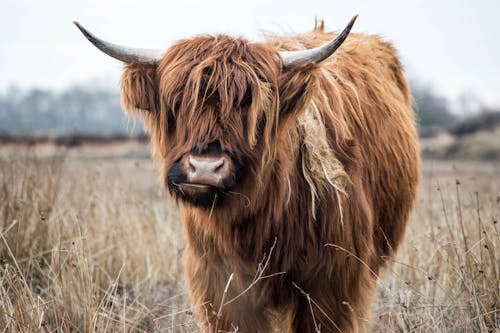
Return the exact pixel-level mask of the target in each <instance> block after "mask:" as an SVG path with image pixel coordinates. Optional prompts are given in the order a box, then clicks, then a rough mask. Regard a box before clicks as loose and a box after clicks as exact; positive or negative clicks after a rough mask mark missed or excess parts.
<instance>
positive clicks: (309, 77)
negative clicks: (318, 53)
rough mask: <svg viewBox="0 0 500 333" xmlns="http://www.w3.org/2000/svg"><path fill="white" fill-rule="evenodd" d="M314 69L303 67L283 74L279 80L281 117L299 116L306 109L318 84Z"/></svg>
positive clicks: (312, 67) (288, 70)
mask: <svg viewBox="0 0 500 333" xmlns="http://www.w3.org/2000/svg"><path fill="white" fill-rule="evenodd" d="M314 67H315V66H301V67H297V68H293V69H287V70H284V71H283V72H282V73H281V75H280V80H279V102H280V114H281V115H293V114H298V113H299V112H300V111H302V110H303V109H304V107H305V105H306V103H307V102H308V101H309V100H310V98H311V95H312V91H313V89H314V85H315V83H316V80H315V76H314Z"/></svg>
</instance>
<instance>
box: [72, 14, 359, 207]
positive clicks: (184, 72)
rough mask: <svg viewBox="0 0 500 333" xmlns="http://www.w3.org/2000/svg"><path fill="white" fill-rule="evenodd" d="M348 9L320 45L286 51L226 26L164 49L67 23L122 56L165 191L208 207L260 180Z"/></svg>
mask: <svg viewBox="0 0 500 333" xmlns="http://www.w3.org/2000/svg"><path fill="white" fill-rule="evenodd" d="M355 19H356V17H354V18H353V19H352V20H351V22H349V24H348V26H347V27H346V28H345V29H344V31H343V32H342V33H341V34H339V35H338V36H337V37H335V38H334V39H333V40H331V41H330V42H328V43H326V44H324V45H322V46H320V47H317V48H314V49H310V50H303V51H287V52H280V51H279V50H278V48H277V45H275V44H274V43H264V44H258V43H250V42H248V41H246V40H243V39H238V38H231V37H228V36H202V37H197V38H193V39H188V40H184V41H180V42H178V43H176V44H175V45H173V46H172V47H171V48H170V49H168V50H167V51H166V52H165V51H162V50H147V49H134V48H129V47H122V46H119V45H116V44H112V43H109V42H106V41H103V40H101V39H100V38H98V37H96V36H94V35H93V34H91V33H90V32H88V31H87V30H86V29H84V28H83V27H82V26H81V25H79V24H78V23H75V24H76V25H77V26H78V28H79V29H80V30H81V31H82V32H83V34H84V35H85V36H86V37H87V39H89V40H90V41H91V42H92V43H93V44H94V45H95V46H96V47H98V48H99V49H100V50H102V51H103V52H105V53H107V54H108V55H110V56H112V57H114V58H117V59H119V60H121V61H123V62H125V63H126V64H127V65H126V68H125V71H124V73H123V76H122V104H123V106H124V108H125V109H126V110H139V111H140V113H141V114H143V115H144V120H145V126H146V128H147V129H148V131H149V132H150V134H151V139H152V143H153V149H154V155H155V156H156V158H157V159H158V160H159V161H160V162H161V166H162V175H163V177H164V181H165V184H166V185H167V187H168V188H169V190H170V191H171V193H173V195H174V196H176V197H177V198H179V199H182V200H184V201H186V202H188V203H190V204H193V205H195V206H200V207H213V206H214V203H215V201H216V200H219V202H221V201H224V199H225V198H226V197H227V195H228V194H231V192H233V191H240V193H241V192H242V191H243V188H245V185H246V188H247V189H248V188H249V187H254V186H255V185H256V184H260V185H262V183H263V182H265V181H264V179H265V177H264V174H266V173H268V174H269V172H272V169H273V167H274V163H273V162H274V160H275V159H276V156H277V155H278V154H277V151H278V149H279V147H276V146H277V145H276V144H275V142H277V141H276V140H277V137H278V136H280V135H286V126H287V123H290V122H288V121H287V119H291V118H292V117H293V116H296V115H297V114H298V113H299V112H300V111H301V110H303V109H304V106H305V105H306V103H307V101H308V100H310V92H311V91H312V89H310V87H311V86H312V85H311V83H313V82H314V75H313V72H314V68H316V64H318V63H320V62H321V61H323V60H325V59H326V58H328V57H329V56H330V55H331V54H332V53H333V52H334V51H335V50H336V49H337V48H338V47H339V46H340V45H341V44H342V42H343V41H344V40H345V38H346V37H347V35H348V34H349V31H350V29H351V27H352V25H353V23H354V20H355ZM284 129H285V130H284ZM243 195H245V193H243Z"/></svg>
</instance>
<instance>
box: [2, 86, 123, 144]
mask: <svg viewBox="0 0 500 333" xmlns="http://www.w3.org/2000/svg"><path fill="white" fill-rule="evenodd" d="M74 132H78V133H125V132H129V129H128V128H127V120H126V118H125V117H124V116H123V113H122V111H121V107H120V96H119V94H118V92H117V91H111V90H104V89H102V88H100V89H92V88H90V87H83V86H74V87H71V88H68V89H66V90H64V91H62V92H53V91H50V90H41V89H31V90H28V91H23V90H20V89H18V88H16V87H11V88H9V89H7V91H5V92H4V93H3V94H2V93H0V133H2V134H37V133H58V134H60V133H74Z"/></svg>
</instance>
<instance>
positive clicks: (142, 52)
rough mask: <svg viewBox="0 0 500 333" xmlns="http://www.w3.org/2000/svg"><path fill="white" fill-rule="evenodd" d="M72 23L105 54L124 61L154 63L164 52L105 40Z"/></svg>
mask: <svg viewBox="0 0 500 333" xmlns="http://www.w3.org/2000/svg"><path fill="white" fill-rule="evenodd" d="M73 23H74V24H75V25H76V26H77V27H78V29H80V31H81V32H82V33H83V35H84V36H85V37H86V38H87V39H88V40H89V41H90V42H91V43H92V44H94V46H95V47H97V48H98V49H99V50H101V51H102V52H104V53H106V54H107V55H109V56H111V57H113V58H115V59H118V60H121V61H123V62H126V63H136V64H137V63H138V64H148V65H154V64H156V63H158V61H160V59H161V58H162V56H163V53H164V52H165V51H163V50H158V49H139V48H133V47H127V46H121V45H117V44H113V43H110V42H106V41H105V40H102V39H100V38H98V37H96V36H95V35H94V34H92V33H90V32H89V31H88V30H87V29H85V28H84V27H82V26H81V25H80V23H78V22H73Z"/></svg>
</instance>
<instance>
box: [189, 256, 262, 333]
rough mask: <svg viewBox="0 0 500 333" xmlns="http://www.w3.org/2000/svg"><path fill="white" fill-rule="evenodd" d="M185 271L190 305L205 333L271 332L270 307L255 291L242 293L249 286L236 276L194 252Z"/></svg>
mask: <svg viewBox="0 0 500 333" xmlns="http://www.w3.org/2000/svg"><path fill="white" fill-rule="evenodd" d="M185 271H186V277H187V280H188V284H189V289H190V291H191V301H192V303H191V304H192V306H193V308H194V310H195V312H196V313H197V314H198V319H199V320H200V322H201V323H202V325H203V327H204V331H205V332H210V333H213V332H247V333H253V332H256V333H258V332H266V333H268V332H272V327H271V318H272V313H271V311H270V309H269V307H267V306H265V304H264V303H263V302H262V301H261V300H260V297H259V296H258V295H257V294H258V292H257V291H256V290H255V289H250V290H248V291H247V292H243V291H244V290H245V288H246V286H247V284H246V281H245V282H243V281H241V279H238V277H237V273H233V272H231V271H229V270H227V269H226V268H225V267H223V266H219V265H217V261H210V262H209V260H205V258H203V257H196V256H194V255H193V254H192V253H191V254H189V253H188V254H187V258H186V263H185ZM232 273H233V274H234V275H233V278H231V274H232ZM242 292H243V293H242Z"/></svg>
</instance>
